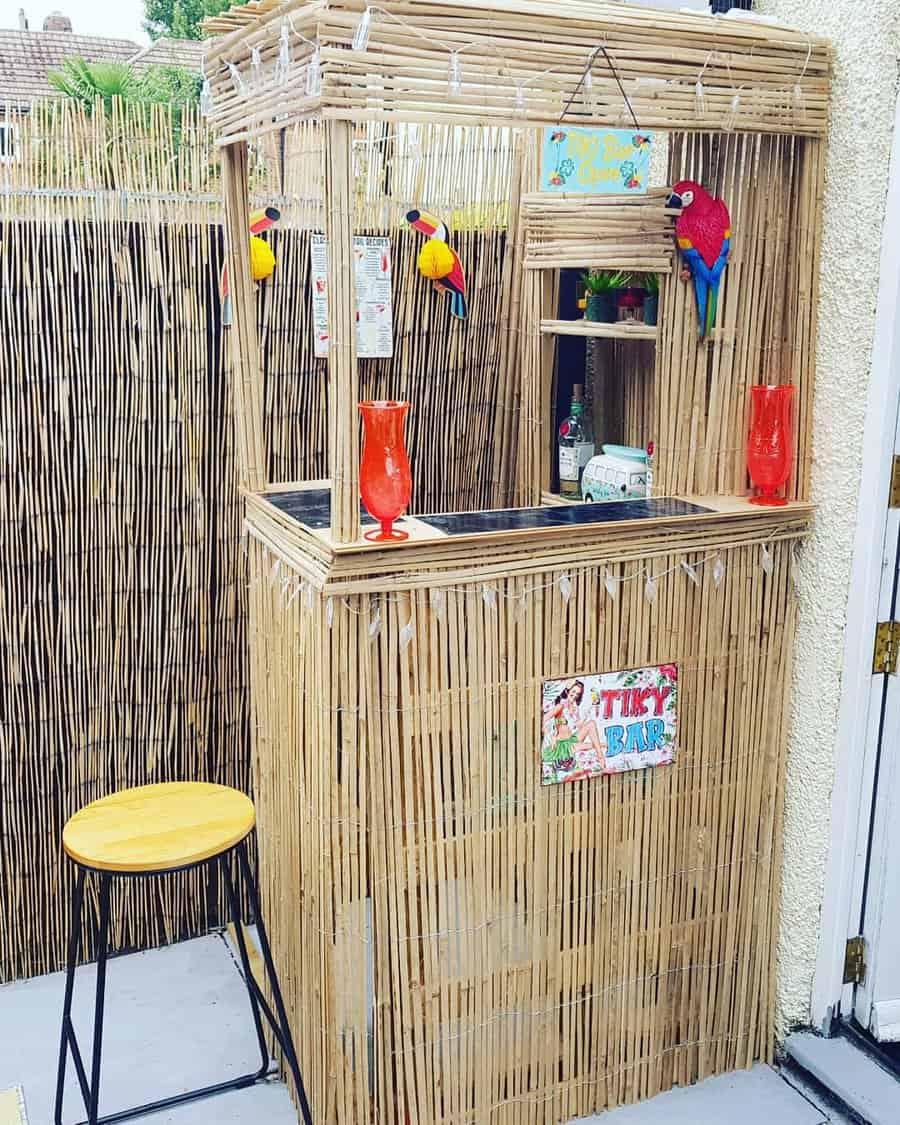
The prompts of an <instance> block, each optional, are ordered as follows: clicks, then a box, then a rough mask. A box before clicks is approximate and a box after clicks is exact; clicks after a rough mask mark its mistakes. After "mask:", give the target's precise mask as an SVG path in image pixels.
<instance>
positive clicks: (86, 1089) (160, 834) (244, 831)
mask: <svg viewBox="0 0 900 1125" xmlns="http://www.w3.org/2000/svg"><path fill="white" fill-rule="evenodd" d="M255 824H256V812H255V810H254V808H253V802H252V801H251V800H250V799H249V798H248V797H246V796H245V795H244V794H243V793H239V792H238V791H237V790H236V789H230V788H228V786H225V785H211V784H207V783H204V782H173V783H168V784H162V785H145V786H142V787H140V788H137V789H125V790H122V792H120V793H114V794H112V795H111V796H109V797H104V798H103V799H102V800H99V801H94V802H93V803H92V804H90V805H86V806H85V807H84V808H83V809H81V811H80V812H77V813H76V814H75V815H74V816H73V817H72V818H71V820H69V821H68V823H67V824H66V826H65V829H64V830H63V848H64V849H65V852H66V855H67V856H68V857H69V859H70V860H71V861H72V862H73V863H74V864H75V866H76V869H77V875H76V880H75V890H74V894H73V899H72V928H71V934H70V937H69V949H68V965H67V970H66V991H65V1001H64V1003H63V1017H62V1035H61V1040H60V1048H59V1071H58V1076H57V1083H56V1118H55V1120H56V1125H62V1104H63V1093H64V1090H65V1083H66V1066H67V1062H68V1056H69V1052H70V1051H71V1054H72V1061H73V1062H74V1064H75V1073H76V1076H77V1078H78V1084H79V1086H80V1087H81V1096H82V1098H83V1099H84V1104H85V1108H86V1110H87V1114H88V1118H87V1122H85V1123H84V1125H102V1123H104V1122H105V1123H111V1122H118V1121H127V1120H129V1119H131V1118H133V1117H137V1116H139V1115H141V1114H146V1113H153V1112H156V1111H157V1110H161V1109H168V1108H169V1107H171V1106H176V1105H181V1104H183V1103H184V1102H191V1101H196V1100H197V1099H198V1098H204V1097H209V1096H210V1095H212V1094H219V1093H222V1092H223V1091H225V1090H238V1089H241V1088H243V1087H246V1086H252V1085H253V1084H254V1083H256V1082H259V1081H260V1080H261V1079H263V1078H265V1077H266V1076H267V1075H268V1074H269V1071H270V1067H271V1059H270V1056H269V1048H268V1045H267V1043H266V1038H265V1032H264V1031H263V1023H262V1016H263V1015H264V1016H265V1017H266V1020H267V1022H268V1024H269V1026H270V1027H271V1029H272V1033H273V1035H274V1037H275V1039H276V1041H277V1043H278V1045H279V1046H280V1047H281V1050H282V1052H283V1054H284V1058H285V1061H286V1062H287V1065H288V1066H289V1067H290V1070H291V1073H292V1074H293V1076H294V1082H295V1083H296V1086H297V1094H298V1097H299V1099H300V1109H301V1112H302V1114H303V1121H304V1123H305V1125H312V1116H311V1114H310V1109H309V1103H308V1101H307V1097H306V1091H305V1089H304V1086H303V1079H302V1078H301V1075H300V1066H299V1064H298V1062H297V1054H296V1051H295V1050H294V1041H293V1039H292V1037H291V1030H290V1026H289V1024H288V1020H287V1014H286V1012H285V1008H284V1001H283V999H282V995H281V988H280V986H279V984H278V977H277V975H276V973H275V965H274V964H273V962H272V951H271V949H270V948H269V939H268V936H267V934H266V930H265V926H264V925H263V920H262V912H261V911H260V907H259V891H258V889H257V886H256V882H255V880H254V878H253V875H252V872H251V870H250V864H249V862H248V859H247V843H246V841H247V837H248V836H249V835H250V833H251V832H252V831H253V828H254V826H255ZM233 855H234V856H236V858H237V864H238V869H239V871H240V875H241V877H242V878H243V880H244V885H245V886H246V888H247V892H248V895H249V899H250V906H251V907H252V909H253V915H254V918H255V920H256V927H257V931H258V933H259V945H260V951H261V953H262V958H263V963H264V965H265V969H266V974H267V976H268V981H269V986H270V988H271V992H272V998H273V1000H274V1002H275V1012H274V1013H273V1011H272V1009H271V1007H270V1006H269V1004H268V1002H267V1001H266V998H265V996H264V995H263V993H262V990H261V989H260V986H259V984H258V983H257V981H256V978H255V977H254V975H253V970H252V968H251V966H250V958H249V956H248V953H247V942H246V939H245V937H244V931H243V928H242V926H241V908H240V900H239V898H238V894H237V891H236V889H235V879H234V878H233V876H232V856H233ZM216 863H218V864H219V865H220V866H221V869H222V873H223V876H224V880H225V890H226V893H227V895H228V902H229V906H230V909H231V915H232V918H233V919H234V925H235V931H236V933H237V943H238V951H239V953H240V958H241V965H242V966H243V972H244V983H245V984H246V986H247V993H248V995H249V997H250V1010H251V1012H252V1015H253V1023H254V1026H255V1028H256V1036H257V1039H258V1041H259V1049H260V1055H261V1064H260V1067H259V1069H258V1070H256V1071H254V1072H252V1073H250V1074H244V1075H242V1076H241V1077H240V1078H233V1079H230V1080H228V1081H225V1082H219V1083H217V1084H215V1085H212V1086H205V1087H203V1088H202V1089H199V1090H193V1091H190V1092H188V1093H184V1094H176V1095H175V1096H173V1097H168V1098H163V1099H161V1100H159V1101H155V1102H150V1103H148V1104H146V1105H141V1106H135V1107H134V1108H133V1109H126V1110H121V1111H119V1112H117V1113H113V1114H110V1115H108V1116H106V1117H100V1116H99V1104H100V1058H101V1052H102V1045H103V1005H104V998H105V993H106V962H107V956H108V953H109V897H110V887H111V885H112V881H113V879H137V878H147V877H150V876H154V875H164V874H167V873H169V872H171V871H183V870H185V869H186V868H189V867H197V866H199V865H201V864H210V865H212V864H216ZM91 875H94V876H96V878H97V879H98V882H99V887H98V890H99V900H100V922H99V929H98V933H97V950H96V952H97V991H96V998H95V1005H94V1042H93V1053H92V1057H91V1074H90V1081H88V1076H87V1071H86V1069H85V1066H84V1062H83V1060H82V1055H81V1051H80V1049H79V1047H78V1041H77V1039H76V1037H75V1028H74V1026H73V1024H72V992H73V987H74V983H75V965H76V963H77V961H78V954H79V947H80V937H81V918H82V908H83V906H84V893H85V883H86V881H87V879H88V877H89V876H91Z"/></svg>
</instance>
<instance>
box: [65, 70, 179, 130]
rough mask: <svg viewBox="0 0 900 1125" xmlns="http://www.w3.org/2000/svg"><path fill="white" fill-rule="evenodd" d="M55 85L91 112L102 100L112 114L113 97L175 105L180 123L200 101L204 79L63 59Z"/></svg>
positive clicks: (141, 103) (127, 100)
mask: <svg viewBox="0 0 900 1125" xmlns="http://www.w3.org/2000/svg"><path fill="white" fill-rule="evenodd" d="M47 77H48V79H49V80H50V83H51V85H52V86H53V87H54V88H55V89H57V90H59V91H60V93H62V94H65V95H66V97H69V98H74V99H75V101H79V102H81V103H82V105H84V106H85V108H86V109H87V110H88V112H89V113H92V112H93V110H94V106H95V105H96V104H97V102H98V101H100V102H101V103H102V104H103V109H104V111H105V112H106V113H109V112H110V110H111V109H112V103H113V98H121V99H122V101H124V102H129V103H130V104H138V105H145V106H152V105H166V106H171V107H172V110H173V112H174V114H175V115H176V116H177V117H178V119H179V120H180V117H181V109H182V107H183V106H185V105H190V104H193V103H195V102H197V101H198V100H199V97H200V76H199V75H195V74H191V73H190V72H189V71H186V70H182V69H181V68H180V67H177V66H151V67H148V68H147V69H146V70H137V69H135V68H134V67H132V66H129V64H128V63H104V62H86V61H85V60H84V59H82V58H72V59H65V60H63V63H62V65H61V66H60V68H59V70H56V71H51V72H50V74H48V75H47Z"/></svg>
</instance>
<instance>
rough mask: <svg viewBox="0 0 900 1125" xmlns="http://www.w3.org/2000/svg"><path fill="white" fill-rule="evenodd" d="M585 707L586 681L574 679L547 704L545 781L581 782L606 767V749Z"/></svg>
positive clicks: (544, 736)
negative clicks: (581, 779) (582, 778)
mask: <svg viewBox="0 0 900 1125" xmlns="http://www.w3.org/2000/svg"><path fill="white" fill-rule="evenodd" d="M548 703H549V705H548ZM583 704H584V683H583V681H582V680H572V681H571V682H570V683H568V684H566V685H565V687H564V688H563V690H562V691H560V692H559V693H558V694H557V695H556V696H555V697H554V698H552V700H550V701H547V702H545V706H544V729H543V743H542V746H541V758H542V760H543V767H544V780H545V782H547V781H548V780H552V781H562V780H566V781H577V780H578V779H579V778H581V777H591V776H592V775H593V774H595V773H602V772H603V770H604V769H605V767H606V757H605V751H606V747H605V746H604V744H603V741H602V739H601V738H600V731H599V730H598V728H597V724H596V722H595V721H594V719H593V718H591V717H590V714H589V713H588V714H585V713H584V706H583Z"/></svg>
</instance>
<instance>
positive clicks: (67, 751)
mask: <svg viewBox="0 0 900 1125" xmlns="http://www.w3.org/2000/svg"><path fill="white" fill-rule="evenodd" d="M17 128H18V134H17V156H16V159H15V160H13V161H12V162H10V163H7V164H3V165H0V413H2V418H3V427H2V428H3V433H4V439H3V444H2V451H3V454H2V455H3V466H4V470H3V476H2V487H0V495H2V506H3V518H2V521H0V536H2V541H0V566H2V568H3V580H2V582H0V620H2V632H0V841H2V842H0V903H2V913H0V979H4V980H8V979H13V978H17V977H24V976H29V975H32V974H36V973H41V972H45V971H48V970H52V969H55V968H58V967H59V966H60V964H61V963H63V962H64V957H65V926H66V922H65V918H66V905H67V902H68V898H67V895H68V882H67V880H68V874H67V871H66V869H65V867H64V866H63V864H62V863H61V849H60V833H61V829H62V825H63V823H64V821H65V819H66V817H67V816H69V815H70V814H71V813H72V812H74V811H75V809H76V808H77V807H79V806H80V805H81V804H83V803H85V802H86V801H88V800H91V799H93V798H95V797H98V796H100V795H102V794H104V793H106V792H109V791H110V790H111V789H113V788H115V787H121V786H125V785H133V784H140V783H143V782H145V781H158V780H168V779H180V778H199V779H208V780H215V781H220V782H225V783H228V784H233V785H236V786H238V787H239V788H244V789H246V788H247V787H248V786H249V784H250V777H249V729H248V724H249V717H248V685H247V670H246V655H245V654H246V651H247V647H246V646H247V641H246V637H245V624H244V622H245V616H244V615H245V606H246V589H245V587H246V571H245V566H246V562H245V556H244V553H243V552H242V551H241V549H240V547H239V540H240V528H241V508H240V504H239V501H238V497H237V495H236V492H235V479H236V477H235V474H236V468H235V450H234V443H233V424H232V405H231V395H230V391H229V388H228V382H227V375H228V370H229V357H228V346H229V341H228V339H227V333H226V334H225V336H224V337H223V334H222V332H221V329H220V324H219V313H218V308H219V299H218V277H219V270H220V267H221V263H222V254H223V251H222V230H221V224H222V219H223V215H222V208H221V183H220V170H219V164H218V153H217V151H216V150H215V147H214V146H213V144H212V142H211V137H210V135H209V133H208V132H207V131H206V128H205V127H204V126H203V125H202V124H201V123H200V122H199V121H198V120H197V119H196V118H195V117H194V116H193V115H192V114H191V113H190V112H187V113H186V114H185V116H184V118H183V119H181V120H180V121H175V120H172V119H171V118H169V117H168V116H167V115H166V114H164V113H163V112H161V111H155V112H153V113H152V114H150V115H147V114H145V113H143V112H139V111H137V110H135V109H134V108H133V107H132V108H129V107H124V106H122V105H120V104H116V105H115V106H114V108H113V111H112V113H111V115H110V116H108V117H107V116H104V115H103V114H102V113H95V114H93V115H91V114H88V113H86V112H85V111H83V110H82V109H80V108H79V107H77V106H75V105H73V104H70V103H65V102H60V103H56V104H54V105H50V106H44V107H36V109H35V111H34V112H33V113H32V114H31V115H30V116H28V117H25V118H22V119H20V120H18V122H17ZM360 135H361V138H362V139H363V140H364V141H365V142H366V143H365V144H363V145H357V146H356V149H355V152H356V160H357V162H358V171H359V176H358V183H359V185H360V191H359V195H358V198H357V217H356V224H357V229H364V230H368V231H371V232H372V233H380V232H383V231H390V232H391V234H392V238H393V246H392V253H393V264H394V275H395V321H396V338H397V341H398V357H397V359H395V360H394V361H393V362H390V361H363V363H362V365H361V383H362V386H363V392H364V393H366V394H368V395H371V396H373V397H377V396H385V395H387V396H393V397H407V398H410V399H412V401H413V402H414V403H415V406H414V410H413V415H412V418H411V423H410V438H411V447H412V449H413V456H414V460H415V463H416V477H417V492H416V498H415V503H416V505H417V506H418V509H419V510H423V509H429V510H437V509H441V508H444V509H458V510H462V509H466V508H479V507H486V506H490V505H491V504H498V503H503V502H505V500H506V498H507V495H508V478H505V477H504V476H503V475H502V473H501V468H500V466H501V464H502V462H500V461H499V460H498V452H497V442H496V441H495V437H496V434H497V433H499V432H500V431H502V429H503V427H504V426H505V425H507V424H508V420H511V419H513V418H514V416H515V414H514V411H515V408H516V398H515V395H516V379H515V374H516V373H515V372H514V371H512V370H508V371H506V373H505V375H501V376H498V369H499V368H498V356H499V354H500V337H501V335H502V333H501V332H500V330H499V325H500V320H501V317H502V316H507V315H508V310H505V309H504V308H503V307H501V300H500V293H501V275H502V271H503V268H504V246H505V231H504V229H503V227H504V224H505V220H506V215H507V211H508V207H509V199H510V175H511V171H510V170H511V167H512V161H513V156H514V147H515V146H514V142H513V140H512V138H511V137H509V136H508V135H505V134H503V133H502V131H500V130H497V131H495V132H493V133H491V134H488V135H486V136H483V137H478V136H476V135H475V134H474V133H472V132H471V131H457V132H456V133H453V132H452V131H451V130H448V129H446V128H444V129H440V128H434V129H427V128H426V129H422V130H419V131H416V132H415V133H414V134H413V135H411V137H410V138H408V139H409V141H410V145H409V146H407V147H406V148H404V147H403V146H402V145H399V146H398V142H397V141H396V140H394V139H387V140H385V141H384V142H383V143H377V144H376V143H370V141H371V140H372V138H373V137H374V136H375V134H374V133H367V132H365V131H362V132H361V134H360ZM413 141H414V144H415V151H412V150H411V147H410V146H411V145H412V143H413ZM320 153H321V138H320V135H319V133H318V131H317V129H316V127H314V126H312V125H309V124H301V125H299V126H293V127H292V128H290V129H288V130H286V132H285V134H284V135H283V136H277V135H276V136H272V137H269V138H267V139H266V140H265V143H260V144H259V145H256V146H253V148H252V149H251V153H250V180H251V187H252V193H253V198H254V201H255V202H256V203H257V204H262V203H273V204H274V205H276V206H278V207H280V208H281V210H282V215H283V220H282V223H281V224H279V226H278V227H276V228H275V229H274V230H273V231H272V232H270V237H271V241H272V245H273V247H274V250H275V253H276V256H277V259H278V266H277V268H276V272H275V275H274V277H273V278H272V280H271V281H270V282H269V283H267V284H266V285H265V286H263V287H262V288H261V289H260V291H259V293H258V296H257V302H258V304H257V311H258V330H259V338H260V351H261V357H262V363H263V369H264V390H265V422H264V434H265V439H266V468H267V475H268V477H269V479H272V480H297V479H316V478H320V477H323V476H325V475H326V473H327V466H326V435H327V430H328V426H329V415H328V402H327V392H326V386H325V361H324V360H320V359H316V358H315V356H314V355H313V333H312V327H311V318H310V306H309V234H308V232H309V230H310V229H317V228H320V227H321V220H322V188H321V171H320V167H321V166H320V164H319V162H318V155H319V154H320ZM304 154H306V155H307V156H309V157H311V158H309V159H301V157H302V156H303V155H304ZM385 177H389V178H390V179H391V183H392V185H393V187H392V189H391V194H390V195H387V194H386V192H385ZM475 183H478V184H480V185H481V186H480V189H479V191H478V192H477V193H476V192H475V191H473V187H472V185H474V184H475ZM423 204H427V205H429V206H432V207H435V208H436V209H438V210H439V212H440V213H442V214H444V215H445V216H447V217H448V219H450V220H451V221H452V222H458V223H459V224H462V225H463V226H464V227H465V229H464V230H461V231H460V232H459V233H458V234H457V235H456V239H457V244H458V246H459V248H460V254H461V256H462V258H463V261H464V262H465V264H466V268H467V270H468V273H469V277H470V279H471V281H472V284H473V289H475V290H476V292H474V293H473V302H472V307H473V313H472V319H471V322H470V324H469V325H468V327H467V328H466V329H464V330H460V329H459V328H457V326H455V325H452V324H451V323H450V319H449V316H448V314H447V311H446V308H445V306H444V304H443V302H442V301H441V300H440V299H439V298H438V297H437V295H436V294H434V293H433V292H432V291H431V290H430V288H429V287H427V286H426V285H424V284H423V283H422V281H421V279H420V278H419V276H418V274H417V272H416V269H415V257H416V254H417V252H418V248H419V245H420V241H421V238H420V236H418V235H416V234H415V233H414V232H412V231H410V230H409V229H408V228H406V227H403V228H400V227H398V226H397V225H396V224H397V223H398V222H399V221H400V218H398V217H402V213H403V210H404V209H405V208H406V207H408V206H415V205H423ZM122 893H123V895H124V896H125V897H124V898H123V899H122V900H121V901H120V902H119V904H118V906H117V909H116V911H115V919H116V926H117V931H116V934H115V938H116V943H117V945H119V946H120V947H144V946H148V945H153V944H157V943H160V942H165V941H170V940H174V939H176V938H179V937H185V936H188V935H192V934H196V933H198V932H201V931H202V930H204V929H205V928H207V927H208V925H210V924H211V923H213V922H215V921H216V920H218V919H219V917H220V916H221V915H220V905H221V898H220V897H219V889H217V888H212V889H210V890H207V888H206V887H205V885H204V884H203V882H202V880H201V878H200V876H198V875H197V874H195V873H193V874H192V873H189V874H186V875H180V876H173V877H171V878H169V879H167V880H166V881H165V882H164V884H162V885H161V887H160V886H157V884H156V883H154V885H153V887H151V886H150V884H149V883H144V882H141V881H138V882H133V883H130V884H128V885H127V886H126V888H125V889H124V890H123V891H122ZM89 922H90V920H89V919H88V920H86V924H88V925H89Z"/></svg>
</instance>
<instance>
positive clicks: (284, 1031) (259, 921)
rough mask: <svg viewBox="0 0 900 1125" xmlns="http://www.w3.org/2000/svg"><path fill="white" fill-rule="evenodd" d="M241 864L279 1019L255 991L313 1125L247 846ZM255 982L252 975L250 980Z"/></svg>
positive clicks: (307, 1121)
mask: <svg viewBox="0 0 900 1125" xmlns="http://www.w3.org/2000/svg"><path fill="white" fill-rule="evenodd" d="M236 851H237V855H238V863H239V864H240V868H241V875H242V876H243V879H244V884H245V886H246V887H247V893H248V895H249V897H250V906H251V909H252V910H253V917H254V918H255V919H256V932H257V933H258V934H259V947H260V951H261V952H262V957H263V963H264V964H265V966H266V974H267V976H268V978H269V985H270V987H271V989H272V999H273V1000H274V1001H275V1011H276V1012H277V1013H278V1020H277V1021H276V1020H275V1017H274V1016H273V1014H272V1010H271V1009H270V1008H269V1005H268V1004H267V1003H266V1000H265V997H264V996H262V994H261V993H260V991H259V987H258V986H257V984H256V982H255V980H254V981H253V987H252V988H251V992H254V991H255V992H256V994H257V999H258V1000H259V1002H260V1004H261V1005H262V1008H263V1011H264V1012H265V1013H266V1018H267V1019H268V1021H269V1023H270V1025H271V1027H272V1030H273V1032H274V1033H275V1038H276V1039H277V1040H278V1043H279V1046H280V1047H281V1050H282V1052H283V1054H284V1058H285V1062H286V1063H287V1065H288V1066H289V1067H290V1069H291V1074H292V1075H293V1076H294V1083H295V1085H296V1087H297V1097H298V1098H299V1099H300V1112H301V1113H302V1114H303V1122H304V1125H312V1113H311V1112H310V1108H309V1101H308V1099H307V1096H306V1087H305V1086H304V1085H303V1078H302V1076H301V1074H300V1064H299V1063H298V1062H297V1052H296V1051H295V1049H294V1040H293V1038H292V1036H291V1027H290V1024H289V1023H288V1018H287V1012H286V1011H285V1007H284V999H283V998H282V995H281V986H280V984H279V983H278V974H277V973H276V972H275V962H274V961H273V960H272V950H271V948H270V947H269V935H268V934H267V933H266V927H265V923H264V922H263V916H262V910H261V909H260V906H259V891H258V889H257V886H256V881H255V880H254V878H253V872H252V871H251V870H250V863H249V861H248V859H247V847H246V845H245V844H244V843H240V844H238V846H237V848H236ZM236 929H237V931H238V933H239V934H241V927H240V925H237V924H236ZM239 944H240V945H241V951H242V954H243V953H244V949H243V945H244V941H243V934H241V936H240V939H239ZM249 979H251V980H253V978H252V976H251V977H250V978H249Z"/></svg>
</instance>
